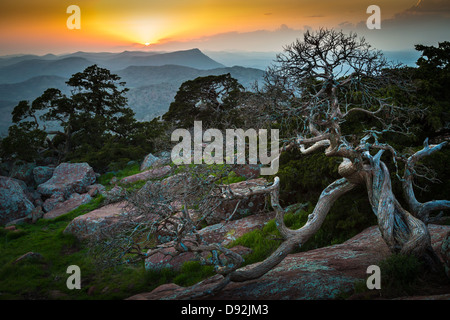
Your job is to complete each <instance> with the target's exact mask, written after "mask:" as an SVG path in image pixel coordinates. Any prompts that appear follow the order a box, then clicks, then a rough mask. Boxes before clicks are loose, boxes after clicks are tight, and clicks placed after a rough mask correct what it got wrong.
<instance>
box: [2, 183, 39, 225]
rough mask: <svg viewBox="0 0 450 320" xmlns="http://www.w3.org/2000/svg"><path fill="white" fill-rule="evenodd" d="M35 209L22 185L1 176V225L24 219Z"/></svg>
mask: <svg viewBox="0 0 450 320" xmlns="http://www.w3.org/2000/svg"><path fill="white" fill-rule="evenodd" d="M33 209H34V206H33V203H31V201H30V200H29V199H28V198H27V196H26V194H25V192H24V190H23V188H22V187H21V185H20V183H18V182H17V181H16V180H14V179H11V178H7V177H2V176H0V225H4V224H7V223H8V222H11V221H13V220H17V219H21V218H24V217H26V216H27V215H29V214H30V213H31V211H33Z"/></svg>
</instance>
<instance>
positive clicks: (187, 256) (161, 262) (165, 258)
mask: <svg viewBox="0 0 450 320" xmlns="http://www.w3.org/2000/svg"><path fill="white" fill-rule="evenodd" d="M175 252H176V250H175V248H173V247H170V248H167V249H166V250H164V252H161V253H160V252H158V253H155V254H153V255H151V256H150V257H149V258H147V259H145V269H146V270H154V271H160V270H162V269H171V270H180V268H181V266H182V265H183V263H185V262H187V261H194V260H195V259H196V257H195V254H194V253H192V252H184V253H181V254H178V255H176V256H172V254H174V253H175Z"/></svg>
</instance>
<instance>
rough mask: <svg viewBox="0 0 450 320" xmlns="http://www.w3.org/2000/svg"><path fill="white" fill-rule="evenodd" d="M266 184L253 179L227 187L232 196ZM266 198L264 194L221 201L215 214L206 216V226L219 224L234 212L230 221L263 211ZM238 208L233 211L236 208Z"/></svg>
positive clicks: (263, 180) (263, 181)
mask: <svg viewBox="0 0 450 320" xmlns="http://www.w3.org/2000/svg"><path fill="white" fill-rule="evenodd" d="M266 184H267V181H266V180H265V179H264V178H260V179H253V180H248V181H242V182H238V183H232V184H230V185H229V188H230V190H231V192H232V193H234V194H241V193H243V192H245V191H248V190H249V188H258V187H264V186H265V185H266ZM265 199H266V196H265V195H264V194H260V195H253V196H251V197H247V198H245V199H241V200H239V199H232V200H223V201H222V203H221V204H220V205H219V206H218V208H217V209H216V210H215V212H214V213H213V214H211V215H208V216H207V217H206V218H205V220H206V222H207V223H208V225H211V224H216V223H219V222H221V221H223V220H227V219H229V217H230V216H231V214H232V213H233V212H234V214H233V216H232V220H235V219H239V218H242V217H245V216H248V215H251V214H255V213H258V212H260V211H261V210H263V209H264V206H265ZM238 203H239V206H238V208H237V210H236V211H235V208H236V206H237V205H238Z"/></svg>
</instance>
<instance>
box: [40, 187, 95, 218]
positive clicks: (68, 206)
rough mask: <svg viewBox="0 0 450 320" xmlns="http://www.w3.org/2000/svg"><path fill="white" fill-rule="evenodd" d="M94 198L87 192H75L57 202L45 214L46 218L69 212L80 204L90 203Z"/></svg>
mask: <svg viewBox="0 0 450 320" xmlns="http://www.w3.org/2000/svg"><path fill="white" fill-rule="evenodd" d="M91 200H92V197H91V196H90V195H89V194H87V193H85V194H78V193H74V194H73V195H71V196H70V198H69V199H67V200H66V201H64V202H60V203H57V204H56V205H55V206H54V207H53V209H52V210H51V211H48V212H47V213H46V214H44V217H43V218H44V219H54V218H57V217H59V216H62V215H63V214H66V213H69V212H70V211H72V210H75V209H76V208H78V207H79V206H81V205H83V204H86V203H89V202H90V201H91Z"/></svg>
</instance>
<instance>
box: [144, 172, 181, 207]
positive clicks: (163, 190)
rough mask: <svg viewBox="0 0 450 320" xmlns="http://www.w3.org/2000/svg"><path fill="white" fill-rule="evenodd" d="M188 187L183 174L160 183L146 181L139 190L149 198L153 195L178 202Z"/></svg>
mask: <svg viewBox="0 0 450 320" xmlns="http://www.w3.org/2000/svg"><path fill="white" fill-rule="evenodd" d="M188 185H189V178H188V175H187V174H185V173H179V174H175V175H173V176H170V177H167V178H165V179H163V180H161V181H148V182H147V183H146V184H145V185H144V186H143V187H142V188H141V189H140V190H139V192H140V193H144V194H146V195H148V196H149V197H150V196H152V195H154V196H157V197H163V198H164V199H166V200H173V201H178V200H180V199H182V196H183V195H184V194H185V192H186V189H187V186H188Z"/></svg>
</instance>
